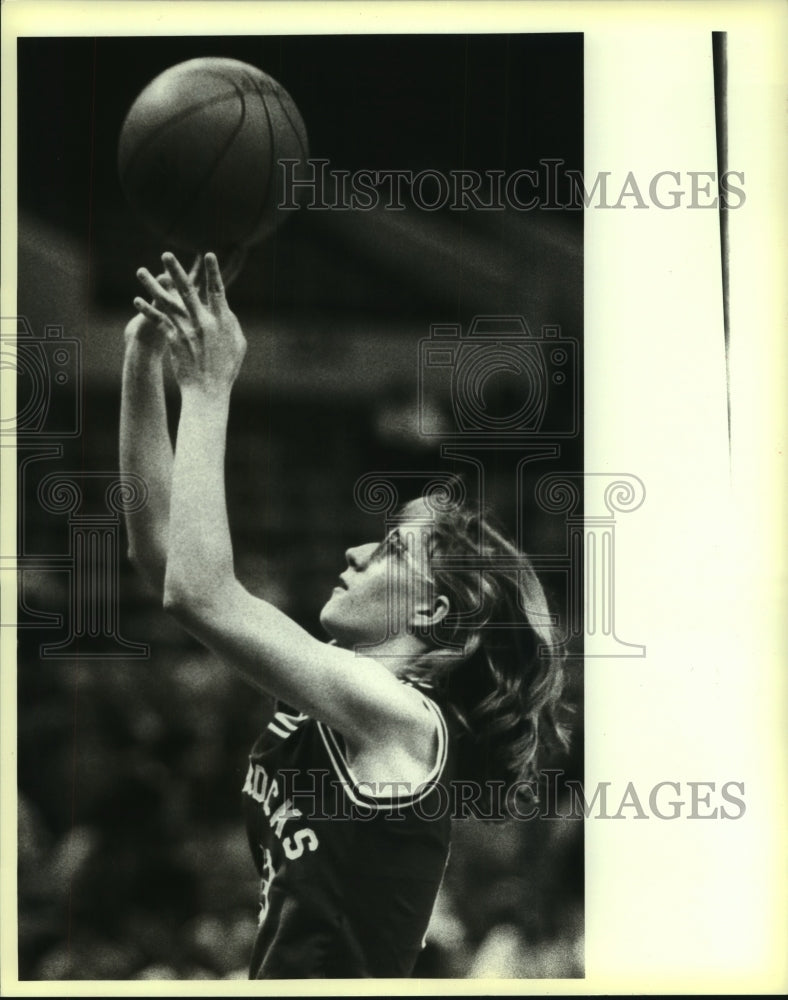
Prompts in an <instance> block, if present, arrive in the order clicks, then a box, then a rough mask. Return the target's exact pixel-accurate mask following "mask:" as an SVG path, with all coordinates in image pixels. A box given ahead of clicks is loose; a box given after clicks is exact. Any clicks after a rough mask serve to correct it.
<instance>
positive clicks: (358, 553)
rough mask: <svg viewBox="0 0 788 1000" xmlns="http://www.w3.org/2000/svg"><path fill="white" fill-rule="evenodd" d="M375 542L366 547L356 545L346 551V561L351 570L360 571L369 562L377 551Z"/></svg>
mask: <svg viewBox="0 0 788 1000" xmlns="http://www.w3.org/2000/svg"><path fill="white" fill-rule="evenodd" d="M376 547H377V546H376V545H375V543H374V542H370V543H368V544H366V545H355V546H352V547H351V548H349V549H347V550H346V551H345V559H346V560H347V564H348V566H350V568H351V569H355V570H359V569H363V568H364V566H366V565H367V563H368V562H369V558H370V556H371V555H372V553H373V552H374V551H375V549H376Z"/></svg>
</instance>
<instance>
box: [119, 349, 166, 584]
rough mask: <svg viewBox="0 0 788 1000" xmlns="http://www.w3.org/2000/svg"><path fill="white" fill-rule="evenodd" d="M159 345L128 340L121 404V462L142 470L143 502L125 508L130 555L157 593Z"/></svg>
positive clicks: (162, 482)
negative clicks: (134, 508) (136, 507)
mask: <svg viewBox="0 0 788 1000" xmlns="http://www.w3.org/2000/svg"><path fill="white" fill-rule="evenodd" d="M162 353H163V352H162V349H161V348H154V347H151V346H148V345H146V344H143V343H140V341H139V340H138V339H137V338H136V337H133V336H132V337H129V338H127V341H126V355H125V358H124V363H123V390H122V394H121V408H120V467H121V470H122V471H123V472H129V473H133V474H135V475H137V476H140V477H141V478H142V479H143V480H144V482H145V484H146V486H147V489H148V499H147V502H146V504H145V506H144V507H143V508H142V509H141V510H139V511H137V512H135V513H127V514H126V530H127V534H128V543H129V558H130V559H131V561H132V563H133V564H134V566H135V568H136V569H137V570H138V572H139V573H140V574H141V575H142V576H143V577H144V578H145V579H146V580H147V581H148V582H149V583H150V584H151V586H152V587H153V588H154V590H155V591H156V593H157V594H158V595H159V596H161V594H162V591H163V587H164V570H165V566H166V563H167V535H168V523H169V510H170V483H171V480H172V461H173V460H172V444H171V442H170V436H169V432H168V430H167V411H166V407H165V400H164V379H163V374H162Z"/></svg>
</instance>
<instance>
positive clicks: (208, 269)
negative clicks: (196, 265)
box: [205, 253, 225, 306]
mask: <svg viewBox="0 0 788 1000" xmlns="http://www.w3.org/2000/svg"><path fill="white" fill-rule="evenodd" d="M205 288H206V291H207V293H208V304H209V305H211V306H221V305H222V304H223V303H224V301H225V299H224V282H223V281H222V272H221V271H220V270H219V261H218V260H217V259H216V254H215V253H207V254H206V255H205Z"/></svg>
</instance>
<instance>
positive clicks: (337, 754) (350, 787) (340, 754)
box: [317, 691, 449, 809]
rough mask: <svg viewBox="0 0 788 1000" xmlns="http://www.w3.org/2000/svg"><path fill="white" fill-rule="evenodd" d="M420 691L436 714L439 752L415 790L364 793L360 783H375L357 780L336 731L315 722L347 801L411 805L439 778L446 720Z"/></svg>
mask: <svg viewBox="0 0 788 1000" xmlns="http://www.w3.org/2000/svg"><path fill="white" fill-rule="evenodd" d="M419 694H420V695H421V697H422V698H423V699H424V704H425V705H426V706H427V708H428V710H429V711H431V712H432V714H433V715H434V717H435V721H436V724H437V728H436V731H437V734H438V752H437V754H436V761H435V764H434V766H433V768H432V770H431V771H430V773H429V774H428V775H427V777H426V778H425V779H424V780H423V781H422V782H420V783H419V785H418V786H417V788H416V789H415V791H413V792H412V793H410V794H409V795H374V794H372V793H371V792H365V791H364V790H363V788H362V787H361V786H363V785H372V784H375V783H374V782H369V781H359V780H358V778H357V777H356V776H355V774H354V773H353V769H352V768H351V766H350V764H349V763H348V760H347V757H346V756H345V752H344V750H343V749H342V746H341V744H340V742H339V739H338V738H337V735H336V733H334V732H333V730H331V729H329V727H328V726H326V725H324V724H323V723H322V722H318V723H317V730H318V732H319V733H320V736H321V738H322V740H323V743H324V745H325V748H326V751H327V752H328V756H329V759H330V761H331V763H332V765H333V767H334V770H335V771H336V773H337V775H338V777H339V780H340V781H341V782H342V786H343V788H344V789H345V793H346V794H347V797H348V798H349V799H350V801H351V802H352V803H353V804H354V805H357V806H366V807H367V808H372V809H391V808H393V807H394V806H407V805H413V804H414V803H416V802H420V801H421V800H422V799H423V798H424V797H425V796H426V795H428V794H429V792H430V791H431V789H432V787H433V785H434V783H435V782H436V781H437V780H438V779H439V778H440V776H441V774H442V773H443V770H444V768H445V767H446V758H447V753H448V742H449V741H448V734H447V729H446V720H445V719H444V718H443V713H442V712H441V710H440V709H439V708H438V706H437V705H436V704H435V703H434V702H433V701H432V700H431V699H430V698H428V697H427V696H426V695H425V694H423V693H422V692H421V691H419ZM381 784H382V785H384V786H385V785H389V784H392V782H381Z"/></svg>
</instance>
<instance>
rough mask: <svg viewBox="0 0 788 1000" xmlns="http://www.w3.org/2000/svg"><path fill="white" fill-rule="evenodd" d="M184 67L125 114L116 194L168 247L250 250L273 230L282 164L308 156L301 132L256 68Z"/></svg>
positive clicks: (282, 93) (200, 63)
mask: <svg viewBox="0 0 788 1000" xmlns="http://www.w3.org/2000/svg"><path fill="white" fill-rule="evenodd" d="M206 63H211V64H212V65H206ZM187 67H190V64H189V63H184V64H182V66H181V67H172V68H171V69H170V70H169V71H166V72H165V73H162V74H161V75H160V77H158V78H157V80H159V79H161V80H162V84H161V87H160V89H159V90H158V91H156V90H151V93H150V96H149V97H148V98H147V102H148V103H147V105H146V104H145V103H144V102H145V100H146V98H145V97H144V95H145V93H146V91H143V92H142V94H141V95H140V97H139V98H138V102H136V103H139V102H140V101H141V102H142V105H141V106H140V107H139V108H138V109H137V108H136V103H135V105H132V108H131V109H130V111H129V113H128V115H127V117H126V121H125V122H124V125H123V129H122V130H121V137H120V138H121V144H120V146H119V149H118V166H119V176H120V182H121V185H122V187H123V188H124V190H125V193H126V195H127V197H128V199H129V201H130V202H131V204H132V207H136V208H137V210H138V211H139V212H140V214H141V215H142V217H143V218H144V219H145V221H146V222H147V223H148V224H149V225H150V226H151V227H152V228H153V229H154V230H157V231H158V233H159V235H160V236H162V235H163V236H164V238H166V239H168V240H175V241H176V242H178V243H179V244H182V245H183V246H186V247H190V248H192V249H204V248H205V247H207V245H208V241H210V242H211V244H213V246H214V247H215V248H216V249H218V250H223V249H226V248H228V247H233V246H248V245H250V244H252V243H254V242H258V241H259V240H261V239H262V238H264V237H265V236H266V235H267V234H268V233H270V232H271V231H272V230H273V229H275V228H276V225H277V218H276V217H275V216H277V211H276V203H277V193H278V191H279V188H280V178H279V177H278V176H277V175H276V169H277V165H278V162H279V158H280V157H283V156H292V155H300V156H301V158H302V159H304V158H305V157H306V156H308V153H307V147H308V138H307V135H306V130H305V127H304V125H303V122H301V121H300V116H299V113H298V109H297V107H296V106H295V105H294V104H293V101H292V98H291V97H290V95H289V94H288V93H287V91H286V90H285V89H284V88H283V87H282V86H281V85H280V84H279V83H278V82H277V81H276V80H274V79H273V78H272V77H270V76H268V75H267V74H265V73H264V72H263V71H262V70H259V69H258V68H257V67H251V66H247V65H246V64H244V63H239V62H237V61H234V60H223V59H215V60H211V59H200V60H192V61H191V68H189V69H188V70H187V71H186V72H184V70H186V69H187ZM168 74H169V75H170V77H174V79H175V81H176V83H175V86H174V87H173V86H171V85H169V84H168V83H167V82H165V78H166V77H167V76H168ZM155 83H156V81H154V83H153V84H151V85H150V87H149V88H148V89H149V90H150V89H151V88H153V87H154V85H155ZM206 91H208V93H210V92H211V91H213V92H214V93H213V94H211V96H207V95H206ZM217 91H218V92H217ZM200 94H202V95H204V96H203V99H201V100H200ZM194 100H197V101H198V103H195V104H192V105H189V102H190V101H194ZM236 100H237V101H238V103H239V104H240V107H239V108H238V109H237V110H236V109H235V107H234V102H235V101H236ZM257 100H259V101H260V104H261V107H260V106H258V105H257V103H256V101H257ZM274 101H275V102H276V103H274ZM164 116H166V120H162V118H163V117H164ZM168 133H172V134H171V135H170V134H168ZM266 144H267V145H266ZM246 177H249V179H250V181H252V180H255V179H256V180H257V183H256V184H248V183H247V182H246V181H245V178H246ZM239 184H240V185H242V187H243V191H239V190H238V185H239ZM244 192H245V193H244ZM211 234H212V235H211Z"/></svg>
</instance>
